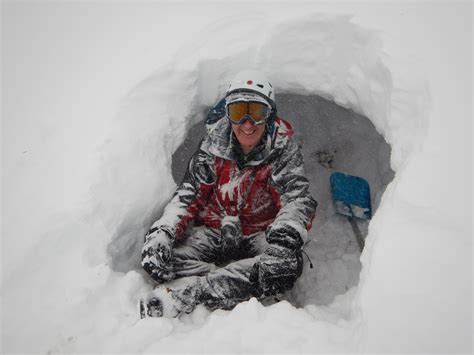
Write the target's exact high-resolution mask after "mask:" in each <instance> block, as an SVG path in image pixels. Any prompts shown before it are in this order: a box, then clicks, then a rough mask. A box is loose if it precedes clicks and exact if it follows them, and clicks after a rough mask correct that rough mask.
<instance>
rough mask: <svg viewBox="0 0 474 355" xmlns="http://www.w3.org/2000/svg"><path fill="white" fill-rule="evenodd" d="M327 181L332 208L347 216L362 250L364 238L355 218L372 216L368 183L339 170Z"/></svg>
mask: <svg viewBox="0 0 474 355" xmlns="http://www.w3.org/2000/svg"><path fill="white" fill-rule="evenodd" d="M329 181H330V184H331V193H332V201H333V203H334V209H335V210H336V212H337V213H339V214H342V215H344V216H347V219H348V220H349V222H350V224H351V226H352V230H353V231H354V234H355V236H356V239H357V244H358V245H359V249H360V251H361V252H362V250H363V249H364V244H365V243H364V238H363V237H362V234H361V232H360V229H359V226H358V225H357V222H356V220H355V219H356V218H360V219H366V220H367V219H371V218H372V206H371V203H370V188H369V184H368V182H367V181H366V180H364V179H362V178H360V177H357V176H352V175H346V174H343V173H339V172H336V173H332V174H331V177H330V178H329Z"/></svg>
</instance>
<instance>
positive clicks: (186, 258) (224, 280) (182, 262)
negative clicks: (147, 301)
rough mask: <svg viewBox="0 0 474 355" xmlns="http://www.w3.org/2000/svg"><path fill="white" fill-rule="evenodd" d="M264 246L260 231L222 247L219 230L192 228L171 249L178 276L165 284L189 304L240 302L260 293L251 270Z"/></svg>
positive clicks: (213, 305)
mask: <svg viewBox="0 0 474 355" xmlns="http://www.w3.org/2000/svg"><path fill="white" fill-rule="evenodd" d="M266 246H268V243H267V241H266V239H265V233H263V232H262V233H257V234H254V235H251V236H245V237H242V239H241V241H240V242H239V243H238V245H235V246H234V247H233V248H230V249H229V248H228V249H227V250H223V246H222V237H221V235H220V231H216V230H213V229H209V228H206V227H195V228H191V229H190V230H189V231H188V233H187V236H186V237H185V239H184V240H183V241H182V242H180V243H179V244H178V245H177V246H176V247H175V249H174V250H173V259H172V262H171V266H172V271H173V273H174V274H175V276H176V278H179V279H180V280H176V281H172V282H170V283H169V284H166V286H168V285H169V287H170V288H171V289H172V290H173V296H174V297H175V298H177V299H179V300H180V301H181V302H183V303H184V304H186V305H188V306H191V307H194V306H195V305H197V304H204V305H205V306H207V307H208V308H210V309H217V308H220V309H231V308H233V307H234V306H235V305H237V304H238V303H239V302H242V301H246V300H248V299H250V298H251V297H260V296H262V295H261V293H260V291H259V288H258V282H257V280H255V277H253V276H252V271H253V269H254V268H253V266H254V264H255V263H256V262H257V261H258V260H259V258H260V255H261V254H262V253H263V251H264V250H265V248H266Z"/></svg>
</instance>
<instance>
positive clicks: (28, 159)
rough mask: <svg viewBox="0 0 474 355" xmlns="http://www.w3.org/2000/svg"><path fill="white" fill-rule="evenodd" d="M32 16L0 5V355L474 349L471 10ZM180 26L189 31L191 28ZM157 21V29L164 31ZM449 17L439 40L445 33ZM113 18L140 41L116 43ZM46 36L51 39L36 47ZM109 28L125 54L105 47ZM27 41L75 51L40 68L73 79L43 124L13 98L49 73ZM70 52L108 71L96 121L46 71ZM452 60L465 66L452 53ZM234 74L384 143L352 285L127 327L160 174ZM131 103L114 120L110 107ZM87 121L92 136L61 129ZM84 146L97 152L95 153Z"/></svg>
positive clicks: (53, 12) (126, 38)
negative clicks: (303, 98)
mask: <svg viewBox="0 0 474 355" xmlns="http://www.w3.org/2000/svg"><path fill="white" fill-rule="evenodd" d="M2 6H3V5H2ZM29 6H31V7H28V5H27V4H23V5H22V4H20V5H15V4H7V5H5V8H6V11H5V14H4V15H3V16H5V18H6V25H4V24H2V26H3V27H4V28H5V30H4V34H3V36H5V38H6V41H5V46H6V47H7V49H8V50H9V51H8V52H7V53H11V54H10V56H9V57H8V56H7V57H6V64H4V66H3V68H4V69H3V70H5V73H6V75H5V79H4V80H2V85H3V86H4V91H6V92H7V94H6V99H4V101H5V103H6V108H5V109H4V111H3V114H2V116H3V120H4V125H3V129H4V132H3V142H4V143H3V145H4V147H3V149H4V152H3V159H4V161H5V163H4V166H3V169H4V171H3V174H4V175H5V177H4V182H3V184H2V191H3V194H4V196H3V197H2V204H3V211H4V212H3V215H4V220H5V222H4V225H3V226H2V242H3V243H2V261H3V264H2V271H3V277H2V344H3V345H2V350H3V351H6V352H14V351H22V352H27V351H35V352H37V351H40V352H48V351H51V352H106V351H107V352H119V351H120V352H145V351H148V352H152V351H161V352H166V351H181V352H185V351H188V352H191V351H201V352H223V351H228V350H230V349H232V351H239V352H252V351H253V352H263V351H267V352H276V351H279V352H290V351H291V352H315V351H326V352H327V351H343V352H344V351H351V352H355V351H378V352H383V351H401V352H403V351H411V352H413V351H424V352H432V351H445V352H461V351H469V349H470V346H471V323H470V322H471V303H470V302H471V295H472V291H471V287H470V284H469V282H466V280H469V281H472V274H471V247H472V242H471V240H470V233H471V226H470V225H468V223H467V221H469V220H470V218H471V216H472V214H471V211H472V207H471V203H470V201H468V199H466V198H465V195H470V192H471V178H470V169H466V171H464V170H463V173H462V174H460V175H456V182H457V183H456V184H455V185H454V186H453V184H452V181H453V179H452V177H453V173H452V172H453V171H455V170H457V171H459V167H461V168H464V167H470V164H471V163H470V162H471V160H470V143H469V142H470V136H469V135H470V132H469V130H468V129H467V128H468V127H470V122H469V118H470V117H471V116H470V114H471V112H470V110H471V105H470V104H469V102H470V101H469V100H470V93H471V86H470V83H469V82H468V80H467V79H465V78H466V75H467V73H469V72H470V70H471V69H470V63H471V60H470V56H471V54H470V51H469V50H468V49H469V45H470V43H471V41H470V40H469V38H470V34H469V31H468V29H469V24H470V21H471V17H470V16H471V13H470V5H467V4H462V3H461V4H455V5H449V7H448V6H447V5H445V4H436V5H433V6H431V5H430V9H429V10H428V9H427V8H426V7H424V6H422V5H416V6H415V5H413V4H409V3H407V4H405V5H379V6H375V5H370V6H368V5H357V6H356V5H348V4H345V5H343V4H339V5H334V6H332V7H331V6H329V5H308V4H307V5H302V4H301V6H297V9H295V8H293V5H290V4H279V5H276V6H275V7H274V13H273V14H272V16H271V17H270V16H268V9H266V8H265V6H263V5H262V6H257V7H255V6H253V5H250V4H242V5H239V8H238V9H235V7H234V8H233V10H234V11H233V12H232V14H229V12H228V9H226V8H225V7H223V6H213V5H204V4H201V5H200V6H197V5H187V4H180V5H176V7H172V6H171V5H170V4H154V5H153V6H152V5H151V4H150V5H144V6H143V8H140V9H137V8H133V7H132V8H131V7H130V6H129V5H123V7H117V8H114V9H112V8H111V5H100V6H99V5H96V4H94V5H91V6H92V7H93V10H94V11H93V15H92V18H87V20H86V17H84V14H85V13H87V11H86V8H87V4H81V5H74V4H68V5H55V4H48V5H41V6H40V8H34V6H33V5H29ZM35 6H38V5H35ZM75 6H77V7H75ZM186 6H188V8H186ZM33 8H34V9H33ZM183 8H185V9H186V10H188V13H189V12H192V13H193V16H190V15H184V16H183V15H182V10H183ZM131 9H132V10H133V11H131ZM374 9H376V10H378V12H377V14H376V15H375V14H374V12H373V11H374ZM250 10H251V11H250ZM153 11H154V12H153ZM193 11H194V12H193ZM33 13H34V14H35V20H31V16H32V14H33ZM104 13H107V16H109V18H111V19H112V20H104V17H103V16H102V15H103V14H104ZM335 13H337V14H335ZM130 14H132V15H133V16H136V17H133V21H132V20H130V19H131V17H130V16H129V15H130ZM152 14H155V15H156V17H158V18H161V19H163V21H162V23H161V24H160V25H157V24H156V22H157V21H156V18H154V17H153V15H152ZM243 14H245V16H244V15H243ZM347 14H355V15H354V17H351V16H349V15H347ZM165 18H172V19H174V22H173V23H172V24H170V22H166V21H164V19H165ZM440 18H442V20H443V22H444V23H448V24H449V27H448V28H445V29H444V30H443V32H441V31H440V30H439V26H438V21H439V20H440ZM51 19H53V20H51ZM113 19H115V20H113ZM124 19H127V21H129V20H130V22H129V23H133V24H136V25H137V28H136V29H134V28H133V27H132V28H128V27H126V28H125V29H124V28H122V27H121V26H116V24H118V23H122V21H123V20H124ZM216 19H218V20H216ZM68 20H71V21H68ZM107 21H110V22H107ZM114 21H115V22H114ZM199 21H201V22H199ZM2 23H3V21H2ZM45 23H47V24H48V26H47V27H46V28H47V29H48V31H45V32H41V31H40V32H34V31H32V30H31V29H35V26H38V28H41V25H43V24H45ZM86 23H89V24H92V25H97V24H99V23H100V24H101V26H103V27H101V26H88V27H87V28H88V29H90V28H92V29H93V30H94V29H97V28H98V29H99V33H100V34H101V35H103V36H104V37H103V38H98V39H97V38H95V39H94V40H95V41H99V43H100V41H103V40H104V38H105V39H106V40H104V41H105V42H104V43H106V44H108V45H110V46H111V48H114V49H115V52H114V51H113V50H112V49H111V50H110V53H111V54H108V52H107V51H104V49H103V48H104V47H101V46H97V45H96V42H93V43H94V44H93V45H91V46H89V47H87V41H86V40H85V38H86V37H85V36H86V35H87V31H85V32H84V34H83V31H82V29H81V25H82V24H86ZM104 23H105V24H109V25H110V27H106V26H104ZM151 23H153V26H151V25H150V26H148V27H147V25H148V24H151ZM233 23H239V24H241V25H239V26H232V25H229V24H233ZM420 23H422V25H421V24H420ZM74 26H76V27H74ZM114 26H116V27H114ZM369 27H370V28H369ZM65 28H66V29H69V30H70V31H69V32H68V31H62V30H64V29H65ZM108 28H110V29H116V30H117V31H118V32H117V33H118V34H120V35H122V37H120V36H117V34H110V33H109V34H107V31H106V30H107V29H108ZM56 29H60V30H61V31H59V32H55V30H56ZM71 29H72V30H71ZM170 29H171V30H173V29H176V32H174V34H175V35H176V37H175V40H174V42H176V43H178V44H181V47H180V49H179V50H176V43H171V41H170V37H169V36H168V37H166V36H165V37H166V38H163V39H161V38H160V34H163V33H164V31H167V30H168V31H169V30H170ZM197 29H201V30H200V31H197ZM375 29H377V30H375ZM130 31H131V33H132V35H130V34H129V32H130ZM134 31H135V32H134ZM18 33H21V34H25V33H26V40H25V41H26V43H27V44H26V45H25V44H24V43H23V42H17V41H16V39H17V37H16V35H17V34H18ZM58 33H63V35H61V36H60V35H59V34H58ZM133 33H137V34H139V35H142V36H144V37H143V39H136V38H137V37H136V36H135V37H134V36H133ZM145 34H146V35H145ZM28 36H29V37H28ZM35 36H36V38H35ZM116 36H117V37H116ZM187 36H191V37H192V38H191V39H188V38H187ZM107 37H108V38H110V40H108V38H107ZM38 38H39V41H38ZM51 39H54V40H51ZM50 40H51V41H52V42H51V43H50V42H48V41H50ZM134 40H137V43H139V44H143V43H145V44H146V45H143V47H140V45H138V44H131V43H133V42H134ZM147 40H149V41H151V42H146V41H147ZM160 40H161V42H160ZM29 41H31V42H34V43H39V44H42V45H44V46H45V47H44V48H41V47H40V46H38V48H37V49H38V50H39V52H40V53H44V52H43V51H45V50H47V49H50V47H51V46H52V47H54V46H55V45H57V44H58V43H59V44H60V45H61V46H62V48H65V49H67V48H74V50H75V51H77V50H79V52H74V51H73V50H71V53H69V54H68V53H67V51H66V52H65V53H63V56H64V57H65V58H62V57H59V59H58V58H56V59H55V60H56V62H55V61H51V62H49V61H48V59H50V57H48V56H47V55H44V56H45V58H46V59H45V58H43V59H42V58H38V59H37V60H38V62H39V63H40V64H41V60H43V61H44V63H48V65H44V66H43V67H42V68H46V72H47V73H51V72H54V73H56V74H55V75H56V76H55V78H61V79H62V80H65V81H66V83H63V81H62V80H61V84H60V85H58V88H57V89H56V91H54V90H53V89H51V87H48V90H46V91H45V92H44V94H43V95H44V96H45V98H46V100H48V99H49V100H50V102H56V104H55V105H53V106H48V105H45V106H44V107H43V106H41V109H40V110H38V111H37V112H33V110H31V112H30V111H28V110H27V108H28V104H29V103H31V102H33V103H36V104H37V102H38V101H34V100H41V99H42V98H41V97H40V98H35V99H31V98H29V97H30V96H29V91H28V90H26V91H22V89H23V88H28V85H33V87H41V86H40V84H38V83H35V82H33V84H31V82H30V80H26V79H25V77H26V74H27V73H31V72H32V73H33V77H36V78H38V77H40V75H38V74H37V73H35V72H34V70H33V71H31V72H28V71H27V72H26V74H25V72H23V71H22V69H23V68H24V67H26V68H28V69H30V70H31V65H32V64H34V63H35V60H36V59H35V58H36V57H28V56H26V57H23V56H22V54H25V53H28V50H30V49H29V48H30V47H28V43H29ZM153 41H158V42H159V44H158V43H157V44H156V45H155V43H154V42H153ZM437 41H441V42H442V45H443V47H444V50H443V51H442V52H440V51H439V50H438V44H437ZM150 43H152V44H150ZM124 44H129V46H130V47H129V48H130V49H131V50H132V51H133V49H138V51H137V53H134V55H135V56H136V57H140V56H141V55H142V53H148V54H149V56H150V57H149V60H144V59H143V60H142V59H140V60H141V61H138V60H137V62H136V64H135V66H134V68H128V67H127V66H126V65H124V64H129V65H130V63H131V62H132V61H130V62H126V61H125V60H124V61H123V62H121V61H120V60H118V61H117V62H114V59H116V58H118V57H117V56H115V54H117V53H118V51H117V50H116V48H122V47H123V45H124ZM81 45H82V46H84V47H81ZM160 45H161V46H160ZM156 46H158V49H154V50H150V49H149V48H155V47H156ZM105 47H106V48H107V46H105ZM25 48H26V49H25ZM78 48H79V49H78ZM143 48H145V51H142V49H143ZM146 49H148V51H149V52H147V51H146ZM81 50H82V51H84V50H89V51H91V52H93V53H100V55H98V56H97V57H94V58H97V59H95V60H98V63H101V66H100V69H101V72H108V71H107V70H111V69H113V70H111V71H110V72H109V73H112V72H113V73H114V75H113V76H112V75H111V76H110V77H107V76H104V75H102V76H98V77H99V78H100V80H105V81H101V82H100V85H102V86H101V87H102V88H105V89H106V90H107V92H109V94H104V95H105V98H104V100H105V101H104V102H103V104H102V103H101V102H97V101H93V100H92V101H91V99H90V97H92V96H94V98H97V97H100V95H101V92H98V91H96V90H94V89H93V88H92V89H91V90H90V92H89V91H87V90H86V91H85V92H83V91H82V92H81V93H80V94H78V92H77V91H75V90H71V89H69V90H66V91H65V92H63V89H62V86H61V85H65V87H66V88H67V87H68V86H67V85H68V84H67V77H68V76H73V75H74V76H73V79H75V80H71V81H70V82H72V83H75V84H79V86H78V88H85V89H87V88H91V86H88V85H90V83H89V82H84V81H81V80H79V79H78V78H77V77H76V76H75V75H76V73H77V72H74V73H73V72H72V71H71V72H69V71H67V70H64V71H61V70H59V73H58V68H61V67H58V66H55V65H53V64H54V63H57V62H59V63H67V61H66V62H64V59H67V58H69V57H68V55H70V56H74V54H77V53H83V52H82V51H81ZM166 50H168V51H166ZM163 52H166V53H167V54H163ZM459 52H462V53H463V54H464V55H456V56H454V55H452V53H459ZM2 53H3V51H2ZM122 53H123V52H122ZM170 53H174V54H173V55H171V54H170ZM413 53H414V54H413ZM112 54H113V55H112ZM15 55H16V56H17V57H15ZM126 55H130V54H126ZM126 55H125V57H126ZM2 56H3V54H2ZM18 58H22V60H21V61H16V60H15V59H18ZM126 58H128V57H126ZM74 59H75V60H76V57H74ZM448 59H449V61H448ZM24 61H26V63H25V62H24ZM447 63H449V64H447ZM106 64H109V65H110V68H105V66H106ZM142 64H144V65H143V66H140V65H142ZM63 65H65V64H63ZM81 65H83V66H82V67H81V68H82V72H80V74H82V75H84V76H86V77H87V78H94V77H96V71H97V68H96V67H93V66H91V67H88V66H87V63H86V64H81ZM243 67H260V68H265V70H266V71H267V73H268V75H269V77H271V78H273V84H274V86H275V87H277V88H278V89H279V92H280V93H293V94H300V95H307V94H317V95H321V96H323V97H325V98H327V99H331V100H333V101H335V102H336V103H337V104H339V105H341V106H343V107H346V108H350V109H353V110H354V111H356V112H358V113H361V114H363V115H365V116H366V117H368V118H369V119H370V120H371V122H372V123H373V124H374V126H375V128H376V129H377V131H378V132H379V133H380V134H382V135H383V136H384V137H385V139H386V141H387V142H388V143H389V144H390V145H391V148H392V155H391V157H392V159H391V166H392V169H393V170H394V171H395V172H396V175H395V179H394V181H393V182H392V183H391V184H390V185H389V187H388V188H387V191H386V193H385V194H384V196H383V197H382V199H381V203H380V207H379V210H378V211H377V213H376V215H375V216H374V218H373V220H372V222H371V224H370V226H369V235H368V239H367V241H366V249H365V250H364V253H363V255H362V273H361V277H360V284H359V287H358V288H357V289H351V290H350V291H349V292H347V293H346V294H344V295H341V296H338V297H337V298H336V299H335V301H334V302H332V303H331V304H329V305H327V306H316V305H312V304H308V305H305V306H304V308H300V309H296V308H295V307H294V306H292V305H291V304H289V303H288V302H280V303H278V304H275V305H272V306H270V307H263V306H262V305H260V304H259V303H258V302H256V301H255V300H250V301H249V302H246V303H243V304H241V305H239V306H238V307H237V308H236V309H234V310H233V311H231V312H224V311H216V312H213V313H209V312H208V311H206V310H205V309H202V308H201V309H198V310H197V311H196V312H194V313H193V314H192V315H189V316H186V317H184V318H183V319H180V320H178V319H174V320H167V319H156V320H147V321H138V320H137V314H136V311H135V300H136V297H137V295H138V294H140V292H144V291H146V290H147V289H149V288H150V285H148V284H147V283H146V282H145V279H144V277H143V274H142V273H140V272H139V271H137V270H136V269H135V268H136V266H137V258H136V257H131V256H132V255H133V252H134V250H136V249H137V245H138V244H137V243H139V240H140V238H141V236H142V235H143V234H144V232H145V230H146V229H147V228H148V226H149V225H150V223H151V222H152V221H153V220H154V219H155V218H156V217H157V216H158V215H159V213H160V209H161V208H162V206H163V205H164V204H165V203H166V201H167V199H168V198H169V196H170V193H171V192H172V190H173V189H174V187H175V185H174V182H173V180H172V175H171V156H172V154H173V152H174V151H175V150H176V149H177V147H178V146H179V144H180V143H181V142H182V141H183V139H184V136H185V134H186V131H187V130H188V129H189V128H190V127H191V126H192V125H193V124H194V123H196V122H198V121H199V120H201V119H202V118H203V116H202V112H203V108H204V107H208V106H210V105H212V104H213V103H214V102H215V101H216V100H217V99H218V98H219V97H220V96H221V95H222V93H223V92H224V91H225V87H226V83H227V82H228V81H229V79H230V77H231V76H232V75H233V73H235V72H236V71H237V70H239V69H241V68H243ZM7 69H11V70H7ZM91 69H93V70H91ZM153 69H156V70H155V71H154V72H153V73H152V70H153ZM48 70H49V71H48ZM128 70H129V71H128ZM127 71H128V74H127ZM423 72H424V73H423ZM150 73H151V74H150ZM467 77H469V75H467ZM111 78H113V80H112V79H111ZM144 78H146V79H144ZM17 79H18V80H17ZM42 79H43V80H39V82H40V83H43V82H46V83H51V80H50V79H49V78H48V77H43V78H42ZM109 79H111V80H109ZM142 79H144V80H142ZM137 82H139V83H138V84H137V85H135V87H134V88H133V89H132V90H130V89H129V88H130V86H131V85H130V84H131V83H137ZM5 83H6V84H9V85H6V84H5ZM14 83H15V85H13V84H14ZM86 83H87V84H86ZM104 83H105V84H104ZM51 85H52V86H53V87H54V83H52V84H51ZM56 85H57V83H56ZM75 88H76V87H74V89H75ZM127 89H128V91H129V93H128V94H127V95H126V97H125V98H123V99H122V100H121V102H120V106H119V107H118V109H117V110H116V114H115V115H111V114H110V103H111V102H112V103H113V102H116V101H114V100H117V98H119V97H120V96H121V95H122V94H123V92H126V91H127ZM104 91H105V90H104ZM51 93H54V94H55V96H54V99H52V98H51V97H49V96H48V94H51ZM38 95H40V96H41V93H40V91H38ZM81 95H84V97H86V98H87V97H89V101H88V100H87V99H84V98H82V96H81ZM88 95H89V96H88ZM107 95H109V96H107ZM81 98H82V99H83V100H85V102H88V103H91V102H94V104H95V106H93V107H94V110H92V113H93V115H91V116H90V117H89V118H87V117H88V114H89V113H91V111H88V109H87V108H85V107H83V106H73V107H75V108H78V110H79V111H78V112H71V111H70V109H69V107H68V105H67V103H68V102H71V101H73V102H77V101H80V100H81ZM29 100H33V101H29ZM454 102H456V104H453V103H454ZM22 105H23V106H22ZM25 107H26V109H25ZM18 110H19V111H20V112H21V113H25V115H24V116H19V114H18V113H16V112H17V111H18ZM67 113H70V114H71V115H70V118H68V115H67ZM78 114H81V116H82V117H85V118H84V121H81V122H84V123H83V125H84V126H85V128H84V127H82V126H81V124H78V123H76V125H75V126H73V127H74V129H71V128H67V127H69V126H68V125H66V124H65V123H64V122H63V121H61V120H63V119H64V120H66V122H69V121H70V119H75V118H77V116H76V115H78ZM448 115H449V117H451V120H450V123H449V124H447V121H446V119H445V117H447V116H448ZM16 117H19V118H18V120H15V118H16ZM111 117H113V118H111ZM93 119H94V120H93ZM22 123H25V124H23V125H22ZM28 124H32V126H31V127H32V128H31V129H28V128H27V129H26V131H25V127H28ZM37 128H40V130H39V131H38V130H36V129H37ZM86 128H91V129H92V130H95V132H89V131H87V130H86ZM23 131H25V132H23ZM78 132H81V133H83V135H78V134H77V133H78ZM102 132H103V135H102V134H101V133H102ZM103 137H105V138H103ZM20 138H21V139H20ZM84 142H85V143H87V145H84ZM93 142H100V144H99V145H98V146H97V147H98V148H97V149H96V150H93V149H92V148H91V147H93V146H94V144H93ZM74 143H76V145H75V146H74ZM80 143H82V146H81V147H80V148H78V147H79V146H80ZM69 144H71V145H72V146H73V148H66V147H69ZM25 147H28V149H26V148H25ZM25 152H26V153H25ZM25 155H26V156H25ZM58 172H59V174H58ZM38 176H39V177H38ZM64 181H67V183H65V182H64ZM58 190H59V192H58ZM64 191H69V193H68V194H63V193H61V192H64ZM70 191H72V192H70ZM466 192H469V194H466ZM440 201H442V203H440ZM445 206H456V208H446V207H445ZM257 339H258V341H256V340H257Z"/></svg>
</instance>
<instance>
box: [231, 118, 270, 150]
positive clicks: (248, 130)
mask: <svg viewBox="0 0 474 355" xmlns="http://www.w3.org/2000/svg"><path fill="white" fill-rule="evenodd" d="M232 130H233V131H234V134H235V136H236V137H237V140H238V141H239V143H240V146H241V147H242V150H243V151H244V153H245V154H248V153H250V152H251V151H252V149H253V148H255V147H256V146H257V144H258V143H259V142H260V140H261V139H262V136H263V133H264V132H265V124H261V125H258V126H257V125H254V124H253V123H252V122H250V120H246V121H245V122H244V123H243V124H240V125H239V124H234V123H232Z"/></svg>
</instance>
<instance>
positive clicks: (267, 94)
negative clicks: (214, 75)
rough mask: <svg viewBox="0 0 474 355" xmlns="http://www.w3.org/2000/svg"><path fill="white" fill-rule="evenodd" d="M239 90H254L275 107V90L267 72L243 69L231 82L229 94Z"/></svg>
mask: <svg viewBox="0 0 474 355" xmlns="http://www.w3.org/2000/svg"><path fill="white" fill-rule="evenodd" d="M237 92H254V93H256V94H259V95H260V96H263V97H264V98H265V99H266V100H267V101H268V102H269V103H270V105H271V106H272V107H273V108H275V91H274V90H273V86H272V84H271V83H270V82H269V81H268V79H267V77H266V76H265V74H263V73H262V72H260V71H258V70H243V71H241V72H240V73H238V74H237V75H236V76H235V77H234V79H232V81H231V82H230V85H229V88H228V89H227V95H226V96H229V95H230V94H233V93H237Z"/></svg>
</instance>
